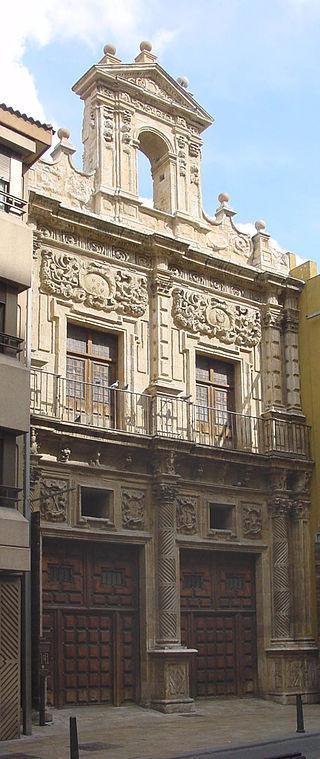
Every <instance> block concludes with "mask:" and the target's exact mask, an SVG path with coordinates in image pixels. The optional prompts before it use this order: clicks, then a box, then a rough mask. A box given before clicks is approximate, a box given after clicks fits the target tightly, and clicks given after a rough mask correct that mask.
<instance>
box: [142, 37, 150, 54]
mask: <svg viewBox="0 0 320 759" xmlns="http://www.w3.org/2000/svg"><path fill="white" fill-rule="evenodd" d="M140 50H141V52H142V53H143V51H144V50H146V51H147V53H151V50H152V45H151V42H149V40H142V42H140Z"/></svg>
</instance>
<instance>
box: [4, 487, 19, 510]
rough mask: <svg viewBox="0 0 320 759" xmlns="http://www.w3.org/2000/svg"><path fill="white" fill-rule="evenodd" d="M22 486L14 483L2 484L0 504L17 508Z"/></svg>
mask: <svg viewBox="0 0 320 759" xmlns="http://www.w3.org/2000/svg"><path fill="white" fill-rule="evenodd" d="M20 493H21V488H16V487H13V486H12V485H0V506H2V507H6V508H11V509H13V508H15V507H16V505H17V501H18V499H19V494H20Z"/></svg>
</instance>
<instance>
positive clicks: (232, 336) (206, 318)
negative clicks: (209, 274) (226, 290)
mask: <svg viewBox="0 0 320 759" xmlns="http://www.w3.org/2000/svg"><path fill="white" fill-rule="evenodd" d="M172 311H173V317H174V319H175V322H176V324H178V326H180V327H184V328H185V329H189V330H190V331H191V332H196V333H200V334H203V335H208V336H210V337H217V338H218V339H219V340H220V341H221V342H222V343H227V344H228V345H230V344H232V343H233V344H235V345H240V346H245V347H248V348H252V347H253V346H255V345H257V344H258V343H259V342H260V339H261V323H260V313H259V311H257V310H254V309H252V308H247V307H246V306H240V305H236V304H234V303H231V302H227V301H225V300H221V299H220V298H217V297H215V296H213V295H211V296H210V295H207V294H205V293H198V292H196V291H195V290H187V289H183V288H181V289H178V288H176V289H175V290H174V291H173V306H172Z"/></svg>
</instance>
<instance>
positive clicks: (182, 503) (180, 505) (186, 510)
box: [176, 496, 197, 535]
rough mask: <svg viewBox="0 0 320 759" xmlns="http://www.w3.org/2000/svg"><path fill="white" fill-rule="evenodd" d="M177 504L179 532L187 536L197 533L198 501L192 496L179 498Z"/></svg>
mask: <svg viewBox="0 0 320 759" xmlns="http://www.w3.org/2000/svg"><path fill="white" fill-rule="evenodd" d="M176 504H177V506H176V508H177V516H176V518H177V530H178V532H183V533H185V534H186V535H192V534H193V533H195V532H197V499H196V498H192V497H191V496H186V497H184V498H180V497H178V498H177V500H176Z"/></svg>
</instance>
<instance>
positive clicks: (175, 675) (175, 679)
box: [167, 664, 188, 698]
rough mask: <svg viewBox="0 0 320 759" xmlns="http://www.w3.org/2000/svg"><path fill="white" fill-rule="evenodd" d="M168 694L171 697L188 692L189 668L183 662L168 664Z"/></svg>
mask: <svg viewBox="0 0 320 759" xmlns="http://www.w3.org/2000/svg"><path fill="white" fill-rule="evenodd" d="M167 683H168V684H167V695H168V697H169V698H174V697H176V696H185V695H186V694H187V693H188V684H187V670H186V667H185V666H184V665H183V664H168V665H167Z"/></svg>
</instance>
